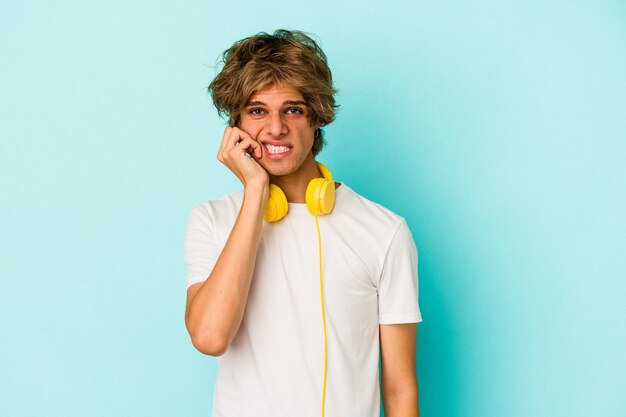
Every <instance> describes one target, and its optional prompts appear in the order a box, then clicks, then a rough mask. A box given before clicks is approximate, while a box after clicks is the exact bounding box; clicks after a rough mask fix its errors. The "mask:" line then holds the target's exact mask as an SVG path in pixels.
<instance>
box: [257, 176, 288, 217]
mask: <svg viewBox="0 0 626 417" xmlns="http://www.w3.org/2000/svg"><path fill="white" fill-rule="evenodd" d="M288 211H289V204H288V203H287V197H286V196H285V193H284V192H283V190H281V189H280V187H278V186H277V185H275V184H270V194H269V197H268V199H267V204H266V205H265V210H264V211H263V220H265V221H266V222H268V223H273V222H277V221H279V220H280V219H282V218H283V217H285V216H286V215H287V212H288Z"/></svg>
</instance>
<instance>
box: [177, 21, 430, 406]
mask: <svg viewBox="0 0 626 417" xmlns="http://www.w3.org/2000/svg"><path fill="white" fill-rule="evenodd" d="M223 60H224V67H223V69H222V70H221V72H220V74H219V75H218V76H217V77H216V78H215V79H214V80H213V82H212V83H211V85H210V86H209V91H210V92H211V94H212V97H213V102H214V104H215V106H216V107H217V109H218V111H219V112H220V113H221V114H224V115H226V116H228V117H229V120H230V123H229V127H227V128H226V130H225V132H224V135H223V137H222V143H221V146H220V150H219V152H218V156H217V159H218V160H219V161H220V162H221V163H223V164H225V165H226V166H227V167H228V168H229V169H230V170H231V171H232V172H233V173H234V174H235V175H236V176H237V177H238V178H239V179H240V180H241V182H242V184H243V190H240V191H238V192H235V193H233V194H230V195H228V196H226V197H224V198H222V199H220V200H214V201H208V202H205V203H203V204H199V205H197V206H195V207H193V209H192V210H191V214H190V216H189V222H188V225H187V236H186V240H185V262H186V263H187V267H188V274H187V277H186V281H187V288H188V289H187V309H186V315H185V321H186V325H187V329H188V331H189V334H190V335H191V340H192V343H193V344H194V346H195V347H196V348H197V349H198V350H199V351H201V352H203V353H205V354H208V355H213V356H220V359H219V375H218V377H217V383H216V387H215V395H214V402H213V407H214V408H213V416H214V417H283V416H284V417H308V416H318V415H322V416H324V414H325V413H326V415H328V416H332V417H349V416H358V417H371V416H378V415H379V411H380V410H379V402H380V393H381V392H382V399H383V404H384V408H385V415H386V416H387V417H414V416H417V415H418V394H417V378H416V372H415V353H416V338H417V326H416V323H417V322H419V321H421V315H420V311H419V307H418V303H417V252H416V248H415V245H414V242H413V239H412V237H411V233H410V231H409V228H408V226H407V224H406V222H405V221H404V219H403V218H401V217H400V216H398V215H396V214H394V213H392V212H390V211H389V210H387V209H385V208H384V207H382V206H380V205H378V204H376V203H373V202H371V201H369V200H367V199H365V198H364V197H362V196H360V195H358V194H357V193H355V192H354V191H353V190H351V189H350V188H349V187H348V186H346V185H345V184H341V183H334V182H333V181H332V179H331V175H330V172H329V171H327V170H326V169H325V167H323V166H320V165H318V164H317V163H316V160H315V156H316V155H317V154H318V153H319V151H320V150H321V149H322V146H323V132H322V130H321V127H323V126H325V125H327V124H328V123H330V122H332V121H333V120H334V117H335V108H336V106H335V100H334V94H335V90H334V88H333V85H332V76H331V72H330V70H329V68H328V65H327V61H326V56H325V55H324V53H323V51H322V50H321V49H320V48H319V46H318V45H317V44H316V43H315V42H314V41H313V40H312V39H311V38H310V37H308V36H306V35H305V34H303V33H301V32H296V31H293V32H290V31H283V30H280V31H276V32H275V33H274V34H273V35H268V34H265V33H261V34H259V35H256V36H253V37H250V38H246V39H243V40H241V41H238V42H236V43H235V44H234V45H233V46H232V47H231V48H229V49H228V50H227V51H226V52H224V55H223ZM322 177H325V178H326V179H321V178H322ZM276 186H277V187H278V188H280V189H281V190H282V192H283V193H284V196H282V197H281V196H280V194H281V193H280V191H277V190H276ZM270 190H272V191H271V193H270ZM275 192H276V193H278V194H274V193H275ZM270 194H271V196H270ZM277 196H278V197H277ZM280 198H283V199H284V200H282V202H281V200H280ZM333 200H334V201H333ZM314 206H315V207H314ZM283 210H286V211H287V213H286V214H285V213H282V215H284V217H283V218H282V219H280V220H277V221H274V220H276V219H270V217H271V215H273V214H276V213H277V212H280V211H283ZM316 210H317V211H316ZM312 212H313V213H316V214H311V213H312ZM264 215H265V220H264ZM266 220H269V221H266ZM318 239H319V240H318ZM379 357H380V359H381V372H380V374H379V367H378V365H379ZM379 378H380V386H379Z"/></svg>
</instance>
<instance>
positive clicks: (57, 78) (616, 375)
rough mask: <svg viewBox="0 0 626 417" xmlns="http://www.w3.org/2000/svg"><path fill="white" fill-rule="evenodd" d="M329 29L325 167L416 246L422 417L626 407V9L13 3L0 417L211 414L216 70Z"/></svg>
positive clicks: (219, 170)
mask: <svg viewBox="0 0 626 417" xmlns="http://www.w3.org/2000/svg"><path fill="white" fill-rule="evenodd" d="M279 27H285V28H292V29H300V30H305V31H309V32H312V33H314V34H316V35H318V36H319V38H320V39H321V41H322V46H323V47H324V49H325V51H326V53H327V55H328V58H329V62H330V65H331V68H332V69H333V73H334V77H335V81H336V86H337V88H338V89H339V90H340V94H339V96H338V101H339V103H340V104H341V110H340V113H339V115H338V118H337V121H336V122H335V123H333V124H332V125H330V126H329V127H328V128H327V129H326V133H327V138H328V146H327V148H326V149H325V150H324V151H323V152H322V153H321V154H320V158H319V159H320V160H321V161H323V162H325V163H326V164H327V165H329V167H331V168H332V170H333V173H334V175H335V177H336V179H337V180H339V181H344V182H346V183H347V184H349V185H350V187H352V188H353V189H355V190H356V191H358V192H360V193H362V194H363V195H365V196H366V197H368V198H370V199H373V200H375V201H378V202H380V203H382V204H384V205H386V206H387V207H389V208H390V209H392V210H394V211H396V212H397V213H399V214H401V215H402V216H404V217H405V218H406V219H407V221H408V223H409V225H410V227H411V230H412V232H413V235H414V238H415V240H416V243H417V246H418V249H419V253H420V304H421V308H422V312H423V315H424V322H423V323H422V324H421V325H420V330H419V352H418V364H419V365H418V370H419V383H420V399H421V411H422V414H423V415H424V416H438V417H451V416H452V417H455V416H459V417H460V416H463V417H465V416H477V417H492V416H493V417H496V416H508V417H517V416H528V415H532V416H568V417H571V416H585V417H586V416H606V417H613V416H615V417H617V416H624V415H626V397H625V396H624V388H625V387H626V354H625V353H624V346H625V345H626V319H625V314H626V307H625V301H624V300H625V298H626V282H625V278H626V256H625V255H624V253H623V252H624V250H625V249H626V221H625V219H624V213H625V210H624V206H625V203H626V191H625V190H626V184H625V183H626V168H625V161H626V146H625V140H626V5H625V4H624V3H623V2H620V1H576V2H571V1H570V2H566V1H552V2H543V1H480V2H468V1H458V2H446V1H429V2H426V1H422V2H416V1H413V2H409V1H396V2H389V3H382V2H376V3H369V4H366V3H363V2H356V1H350V2H337V1H316V2H300V3H298V2H278V1H264V2H241V1H230V2H218V3H213V2H201V1H180V2H162V1H156V2H155V1H120V0H114V1H89V2H70V1H56V2H49V1H6V0H5V1H2V2H1V3H0V98H1V99H0V135H1V142H0V143H1V145H0V169H1V172H0V199H1V200H0V209H1V211H2V215H1V219H0V256H1V263H0V277H1V281H0V374H1V377H0V397H1V398H0V415H2V416H7V417H25V416H47V417H52V416H62V417H78V416H90V417H100V416H135V417H139V416H151V417H156V416H175V415H180V416H183V415H184V416H207V415H209V409H210V404H211V394H212V386H213V385H212V384H213V381H214V377H215V360H214V359H213V358H208V357H204V356H202V355H201V354H200V353H198V352H196V351H195V350H194V349H193V347H192V346H191V343H190V342H189V340H188V336H187V334H186V331H185V328H184V324H183V310H184V304H185V288H184V283H183V276H184V274H185V268H184V263H183V259H182V250H183V238H184V229H185V224H186V220H187V215H188V213H189V209H190V208H191V206H192V205H194V204H196V203H199V202H201V201H204V200H206V199H209V198H216V197H220V196H222V195H223V194H225V193H228V192H231V191H234V190H236V189H238V188H239V186H240V185H239V183H238V180H237V179H236V178H235V177H234V176H233V175H232V174H230V173H229V172H228V171H227V170H226V168H224V167H223V166H221V165H220V164H219V163H218V162H217V161H216V159H215V155H216V153H217V149H218V144H219V141H220V138H221V134H222V131H223V128H224V122H223V121H221V120H219V119H218V117H217V115H216V112H215V111H214V109H213V107H212V105H211V103H210V101H209V100H208V98H207V96H206V93H205V87H206V85H207V84H208V83H209V82H210V80H211V79H212V77H213V76H214V75H215V68H214V65H215V59H216V57H217V56H218V55H219V54H220V53H221V52H222V51H223V50H224V49H226V47H228V46H229V45H230V44H231V43H232V42H234V41H235V40H237V39H240V38H242V37H245V36H249V35H252V34H254V33H256V32H259V31H273V30H274V29H276V28H279Z"/></svg>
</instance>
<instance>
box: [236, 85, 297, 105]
mask: <svg viewBox="0 0 626 417" xmlns="http://www.w3.org/2000/svg"><path fill="white" fill-rule="evenodd" d="M285 101H304V98H303V97H302V93H300V90H298V89H297V88H295V87H294V86H292V85H291V84H286V83H281V84H272V85H270V86H269V87H266V88H264V89H261V90H259V91H257V92H256V93H254V94H253V95H252V96H251V97H250V99H249V100H248V103H250V102H261V103H264V104H267V105H271V104H277V105H282V103H284V102H285Z"/></svg>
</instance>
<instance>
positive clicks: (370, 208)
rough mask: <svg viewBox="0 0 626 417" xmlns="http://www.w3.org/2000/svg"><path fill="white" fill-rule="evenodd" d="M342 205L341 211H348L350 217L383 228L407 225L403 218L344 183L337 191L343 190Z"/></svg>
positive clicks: (340, 206)
mask: <svg viewBox="0 0 626 417" xmlns="http://www.w3.org/2000/svg"><path fill="white" fill-rule="evenodd" d="M342 188H343V190H342V191H341V197H342V198H341V200H340V202H341V204H340V205H339V209H340V210H345V211H348V212H349V214H350V215H353V216H361V218H363V219H366V220H367V221H372V222H375V223H376V224H380V225H381V226H383V227H386V228H389V227H392V228H393V227H394V226H395V227H398V226H399V225H400V224H402V223H405V220H404V218H403V217H402V216H400V215H398V214H396V213H394V212H393V211H391V210H390V209H388V208H387V207H385V206H383V205H382V204H379V203H377V202H375V201H372V200H370V199H368V198H366V197H364V196H362V195H361V194H359V193H357V192H356V191H354V190H353V189H352V188H350V187H348V186H347V185H346V184H345V183H343V184H342V185H341V186H340V187H339V188H338V189H337V191H339V190H341V189H342Z"/></svg>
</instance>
